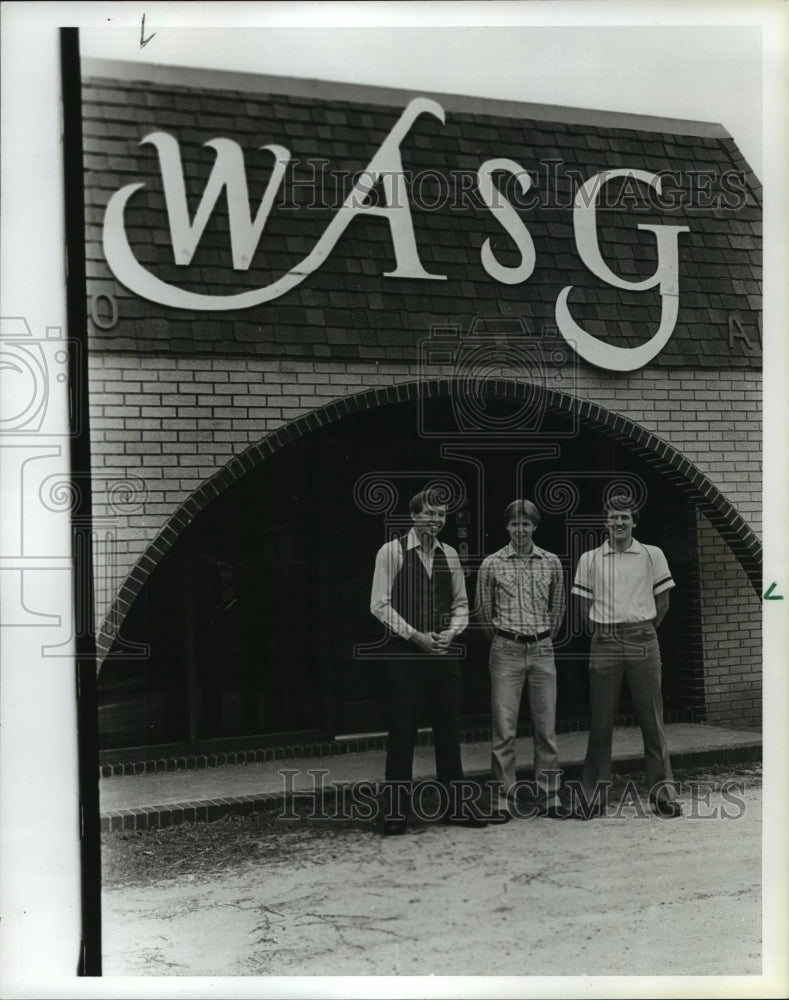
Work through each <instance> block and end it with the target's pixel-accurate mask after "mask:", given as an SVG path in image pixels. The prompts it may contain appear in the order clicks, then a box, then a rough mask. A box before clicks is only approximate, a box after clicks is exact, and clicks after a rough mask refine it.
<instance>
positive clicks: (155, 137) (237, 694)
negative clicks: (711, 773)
mask: <svg viewBox="0 0 789 1000" xmlns="http://www.w3.org/2000/svg"><path fill="white" fill-rule="evenodd" d="M143 77H144V79H143ZM83 100H84V107H83V129H84V136H83V142H84V152H85V200H86V226H87V251H86V252H87V269H88V271H87V273H88V289H87V294H88V306H89V317H90V322H89V349H90V356H89V365H90V377H91V385H90V398H91V412H90V424H91V447H92V454H93V507H94V529H95V532H94V533H95V573H96V594H95V603H96V619H97V626H99V627H100V634H99V652H100V660H101V668H100V674H99V694H100V725H101V731H102V744H103V746H104V747H105V749H107V750H108V751H111V750H114V751H117V752H118V753H120V752H121V751H123V752H124V753H125V752H128V750H129V749H134V750H135V752H138V753H139V752H143V753H145V754H149V753H154V751H155V748H159V747H162V746H164V745H168V746H179V747H195V746H197V745H200V746H206V745H212V746H217V747H219V746H241V745H255V744H256V743H258V742H265V741H271V740H278V741H284V742H289V741H290V742H293V741H299V742H303V741H304V740H307V739H322V740H323V739H328V738H332V737H334V736H336V735H338V734H348V733H359V732H370V731H376V730H377V729H379V728H382V727H381V718H380V707H379V701H378V696H379V694H380V686H381V682H382V671H381V670H380V665H379V663H378V662H377V660H376V656H375V647H376V643H377V642H378V641H379V640H380V637H381V636H380V631H379V630H380V626H378V625H377V623H376V622H375V621H374V620H373V619H372V618H371V616H370V614H369V610H368V602H369V586H370V580H371V574H372V562H373V556H374V552H375V550H376V548H377V547H378V545H380V544H381V542H382V541H384V540H386V538H387V537H391V534H392V532H394V531H397V530H398V529H400V528H402V527H403V526H404V525H405V524H406V523H407V518H406V519H405V520H404V515H405V514H406V513H407V501H408V497H409V496H410V495H411V494H412V493H413V492H415V491H416V490H417V489H419V488H421V486H422V485H423V484H424V483H426V482H428V481H430V482H436V483H439V484H441V485H443V486H444V487H445V488H446V489H447V495H448V497H449V500H450V503H449V507H450V517H449V520H448V524H447V528H446V537H447V539H448V540H449V541H450V542H451V543H453V544H455V545H456V546H458V547H459V549H460V551H461V555H462V557H463V559H464V561H465V564H466V568H467V575H468V585H469V592H470V594H471V595H472V598H473V592H474V577H475V570H476V567H477V566H478V565H479V561H480V560H481V558H482V557H483V556H484V555H485V554H487V553H488V552H490V551H492V550H493V549H494V548H498V547H500V545H502V544H503V543H504V540H505V539H504V538H503V537H502V536H503V529H502V526H501V524H500V514H501V511H503V509H504V506H505V505H506V503H507V502H509V500H511V499H513V497H515V496H516V495H518V494H521V495H526V496H531V497H533V498H534V499H535V500H536V502H537V503H538V506H540V507H541V509H542V511H543V523H542V525H541V528H540V537H539V539H538V541H539V543H540V544H542V545H543V546H544V547H546V548H549V549H551V550H552V551H554V552H556V553H557V554H559V555H560V557H561V559H562V562H563V565H564V567H565V572H566V574H567V582H568V585H569V582H570V579H571V575H572V572H573V570H574V565H575V562H576V561H577V558H578V555H579V554H580V552H581V551H582V550H583V549H585V548H587V547H589V546H590V545H591V544H599V541H600V538H601V517H600V510H601V504H602V500H603V497H604V495H605V491H606V490H608V489H611V488H612V485H613V486H616V488H624V489H627V490H631V491H633V493H634V496H635V498H636V500H637V501H638V502H639V503H642V504H643V511H642V518H641V525H640V527H639V537H641V538H642V539H643V540H644V541H648V542H652V543H654V544H658V545H660V546H661V547H662V548H663V549H664V551H665V552H666V554H667V556H668V559H669V564H670V565H671V567H672V570H673V572H674V576H675V579H676V581H677V585H678V586H677V590H676V591H675V592H674V595H673V600H672V608H671V611H670V612H669V615H668V617H667V619H666V622H665V623H664V625H663V626H662V629H661V641H662V647H663V654H664V695H665V699H666V712H667V714H668V716H669V717H670V718H671V717H674V718H678V719H687V720H692V721H698V722H703V721H709V722H720V723H728V724H733V725H740V726H742V725H747V726H751V725H758V723H759V721H760V718H761V638H760V636H761V630H760V620H761V606H760V592H761V564H760V552H761V549H760V542H759V533H760V518H761V481H760V473H761V430H760V415H761V388H760V387H761V320H760V309H761V252H760V247H761V242H760V219H761V186H760V184H759V182H758V180H757V179H756V178H755V177H754V175H753V174H752V172H751V171H750V169H749V167H748V165H747V164H746V163H745V162H744V161H743V159H742V157H741V156H740V154H739V152H738V150H737V148H736V146H735V144H734V142H733V141H732V139H731V138H730V137H729V136H728V135H727V134H726V132H725V131H724V130H723V128H722V127H721V126H718V125H714V124H707V123H699V122H686V121H668V120H664V119H657V118H647V117H636V116H631V115H622V114H613V113H605V112H592V111H584V110H575V109H570V108H555V107H545V106H538V105H529V104H514V103H508V102H495V101H490V100H481V99H473V98H468V97H451V96H446V95H438V96H437V95H422V94H411V93H406V92H400V91H384V90H379V89H375V88H363V87H355V86H354V87H351V86H345V85H338V84H326V83H316V82H310V81H299V80H287V79H272V78H266V77H257V76H240V75H235V74H229V73H217V72H203V71H199V72H198V71H193V70H176V69H168V68H162V67H143V68H141V67H139V66H137V65H135V66H133V67H132V66H131V65H130V66H129V67H126V66H124V65H122V64H116V63H113V64H109V63H100V62H91V61H88V62H87V63H86V66H85V80H84V88H83ZM258 206H260V208H258ZM472 603H473V600H472ZM573 615H574V612H573V609H572V608H571V611H570V614H569V616H568V620H567V624H566V627H565V629H564V631H563V633H562V634H561V635H560V637H559V645H558V656H557V666H558V683H559V706H558V712H559V717H560V728H561V726H565V727H569V726H583V725H584V723H585V721H586V713H587V711H588V707H587V698H588V690H587V687H586V651H587V646H588V640H587V639H585V638H584V637H583V635H581V634H579V630H578V629H577V627H576V625H575V622H574V618H573ZM464 669H465V678H464V680H465V694H464V715H465V718H466V722H467V724H468V726H469V728H472V727H482V728H484V726H485V725H486V715H487V713H488V712H489V701H488V700H487V699H488V692H487V685H488V681H487V669H486V646H485V643H484V641H483V640H482V638H481V636H480V635H479V633H478V632H476V631H475V629H474V628H473V627H472V628H471V629H470V630H469V633H468V636H467V661H466V664H465V668H464ZM624 711H625V712H626V711H627V707H626V705H625V708H624Z"/></svg>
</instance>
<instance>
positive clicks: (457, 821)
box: [441, 813, 488, 830]
mask: <svg viewBox="0 0 789 1000" xmlns="http://www.w3.org/2000/svg"><path fill="white" fill-rule="evenodd" d="M441 822H442V823H443V824H444V826H467V827H470V828H471V829H472V830H481V829H482V827H483V826H487V825H488V821H487V820H485V819H477V817H476V816H450V814H449V813H446V814H445V815H444V817H443V818H442V820H441Z"/></svg>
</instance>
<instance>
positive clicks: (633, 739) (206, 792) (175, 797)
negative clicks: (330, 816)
mask: <svg viewBox="0 0 789 1000" xmlns="http://www.w3.org/2000/svg"><path fill="white" fill-rule="evenodd" d="M666 731H667V735H668V745H669V748H670V750H671V759H672V763H673V765H674V767H693V766H698V765H704V764H713V763H734V762H737V761H743V760H760V759H761V746H762V740H761V734H760V733H757V732H751V731H740V730H734V729H725V728H722V727H720V726H706V725H696V724H691V723H675V724H670V725H667V726H666ZM586 741H587V733H585V732H575V733H565V734H560V735H559V737H558V742H559V753H560V755H561V766H562V768H563V769H564V771H565V774H566V775H567V776H569V777H577V776H578V775H579V773H580V768H581V766H582V764H583V759H584V755H585V753H586ZM516 753H517V760H518V764H519V770H518V776H519V777H524V778H526V777H528V776H529V770H530V766H531V764H532V753H533V745H532V740H531V739H530V738H528V737H524V738H522V739H518V740H517V742H516ZM462 755H463V766H464V769H465V772H466V775H467V776H468V777H474V778H478V779H484V778H485V777H489V775H490V743H489V742H487V741H486V742H482V743H465V744H463V746H462ZM384 757H385V754H384V751H382V750H377V751H369V752H363V753H349V754H343V755H339V756H333V757H297V758H293V759H290V760H278V761H271V762H267V763H248V764H229V765H225V766H222V767H207V768H203V769H201V770H182V771H170V772H166V773H155V774H139V775H129V776H124V777H110V778H102V779H101V781H100V792H99V794H100V811H101V828H102V830H103V831H112V830H140V829H147V828H150V827H155V826H170V825H173V824H176V823H183V822H191V821H197V820H215V819H219V818H221V817H222V816H227V815H230V814H231V813H234V814H244V813H249V812H252V811H254V810H256V809H260V808H265V807H267V806H271V805H273V804H274V803H276V802H278V801H280V800H281V799H282V798H283V797H287V796H290V795H292V794H293V793H294V792H314V791H316V789H320V788H321V787H327V788H330V787H331V785H332V784H334V783H338V782H343V783H346V782H347V783H351V784H353V783H355V782H360V781H380V780H381V779H382V778H383V774H384ZM614 766H615V769H616V770H617V771H620V772H621V771H626V770H639V769H641V768H642V767H643V744H642V742H641V733H640V730H638V729H637V728H621V729H616V730H615V731H614ZM434 776H435V761H434V757H433V748H432V747H429V746H428V747H418V748H417V750H416V753H415V756H414V778H415V779H417V780H419V779H425V778H431V777H434Z"/></svg>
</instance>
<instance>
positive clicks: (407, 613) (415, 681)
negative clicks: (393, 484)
mask: <svg viewBox="0 0 789 1000" xmlns="http://www.w3.org/2000/svg"><path fill="white" fill-rule="evenodd" d="M409 510H410V514H411V519H412V521H413V527H412V528H411V530H410V531H409V532H408V534H407V535H406V536H404V537H403V538H399V539H394V540H393V541H391V542H388V543H387V544H386V545H383V546H382V547H381V548H380V549H379V551H378V554H377V556H376V561H375V575H374V578H373V588H372V598H371V604H370V609H371V611H372V613H373V614H374V615H375V616H376V617H377V618H378V619H379V620H380V621H382V622H383V623H384V624H385V625H386V626H387V629H388V630H389V633H390V638H389V649H388V653H389V664H388V691H389V703H388V711H389V742H388V752H387V758H386V781H385V786H384V788H385V792H386V793H387V800H388V804H387V815H386V818H385V822H384V834H385V835H387V836H390V835H394V834H401V833H404V832H405V829H406V825H407V817H408V814H409V811H410V806H411V794H412V789H413V755H414V747H415V743H416V732H417V725H418V710H419V705H420V700H421V698H422V697H423V696H426V698H427V700H428V704H429V707H430V713H431V723H432V726H433V734H434V742H435V754H436V772H437V776H438V780H439V783H440V784H441V785H443V787H444V789H445V790H446V797H447V802H448V804H449V808H448V810H447V812H446V814H445V817H444V819H445V821H446V822H460V823H463V824H464V825H468V826H484V825H486V824H485V822H484V821H483V820H482V819H481V818H479V817H474V816H473V815H470V814H466V815H463V806H464V801H465V800H464V797H463V795H462V794H458V793H459V789H460V786H461V785H462V782H463V768H462V764H461V759H460V741H459V722H460V691H461V669H460V661H459V659H458V658H456V657H453V656H452V649H451V643H452V641H453V639H454V638H455V637H456V636H457V635H459V634H460V633H461V632H462V631H463V630H464V629H465V628H466V626H467V624H468V600H467V597H466V589H465V581H464V576H463V570H462V568H461V566H460V561H459V559H458V556H457V553H456V552H455V550H454V549H453V548H452V547H451V546H449V545H446V544H444V543H441V542H439V541H438V538H437V536H438V534H439V532H440V531H441V529H442V528H443V527H444V524H445V521H446V507H445V505H444V504H443V503H440V502H438V500H437V498H436V496H435V495H434V494H431V493H430V492H429V491H423V492H421V493H418V494H417V495H416V496H415V497H413V498H412V500H411V502H410V505H409ZM504 520H505V527H506V530H507V532H508V534H509V537H510V540H509V542H508V544H507V545H505V546H504V547H503V548H501V549H499V550H498V551H497V552H494V553H493V554H492V555H490V556H488V557H487V558H486V559H485V560H484V561H483V563H482V566H481V568H480V572H479V578H478V584H477V603H478V606H479V614H480V619H481V622H482V625H483V628H484V629H485V631H486V633H487V634H488V636H489V637H490V638H491V639H492V643H491V651H490V675H491V704H492V741H491V770H492V775H493V780H494V788H495V792H494V800H493V803H492V806H493V813H492V817H491V818H492V821H493V822H494V823H503V822H507V821H508V820H509V819H510V818H511V815H512V807H513V804H514V803H513V799H512V796H513V793H514V790H515V788H516V772H515V736H516V731H517V723H518V712H519V708H520V700H521V694H522V691H523V686H524V684H527V685H528V696H529V707H530V713H531V721H532V730H533V737H534V772H535V782H536V787H537V789H538V794H539V798H540V814H541V815H543V816H547V817H550V818H555V819H564V818H566V817H567V816H568V815H569V813H568V811H567V810H566V809H565V808H564V806H563V805H562V803H561V801H560V798H559V789H560V775H561V771H560V768H559V752H558V747H557V741H556V667H555V661H554V653H553V640H554V639H555V637H556V635H557V633H558V631H559V627H560V625H561V622H562V619H563V617H564V612H565V594H564V583H563V574H562V568H561V563H560V561H559V559H558V557H557V556H555V555H553V554H552V553H550V552H547V551H546V550H544V549H541V548H539V547H538V546H537V545H535V544H534V540H533V536H534V533H535V531H536V529H537V527H538V525H539V523H540V514H539V511H538V510H537V508H536V507H535V505H534V504H533V503H531V502H530V501H528V500H515V501H513V502H512V503H511V504H509V506H508V507H507V509H506V511H505V515H504ZM637 522H638V513H637V511H635V510H634V509H633V507H632V504H631V503H630V501H628V500H623V499H622V498H618V497H614V498H613V499H612V500H611V501H610V502H609V503H608V506H607V509H606V527H607V529H608V533H609V538H608V539H607V540H606V541H605V542H604V543H603V545H601V546H600V547H599V548H596V549H592V550H590V551H588V552H585V553H583V554H582V556H581V558H580V560H579V563H578V567H577V570H576V576H575V582H574V585H573V588H572V593H573V594H574V595H576V597H578V599H579V601H580V603H581V607H582V612H583V614H584V616H585V617H586V618H588V621H589V623H590V624H591V627H592V642H591V651H590V660H589V677H590V709H591V724H590V732H589V741H588V746H587V752H586V759H585V763H584V771H583V790H584V796H585V798H586V803H585V804H584V805H583V807H581V808H579V809H576V811H575V815H579V816H581V817H582V818H588V817H589V816H590V815H594V814H599V813H600V812H602V811H603V806H604V802H603V801H601V796H602V795H606V794H607V789H608V786H609V785H610V781H611V749H612V739H613V728H614V718H615V715H616V710H617V705H618V700H619V692H620V688H621V684H622V678H623V676H627V678H628V685H629V688H630V692H631V696H632V700H633V707H634V709H635V713H636V717H637V719H638V723H639V726H640V727H641V731H642V734H643V738H644V754H645V758H646V774H647V780H648V782H649V788H650V804H651V806H652V808H653V810H654V811H655V812H657V813H658V814H659V815H662V816H679V815H681V813H682V809H681V805H680V804H679V803H678V802H677V801H676V800H675V799H674V798H673V796H672V794H671V782H672V780H673V779H672V773H671V762H670V760H669V754H668V748H667V745H666V736H665V731H664V728H663V710H662V704H663V702H662V692H661V661H660V649H659V646H658V641H657V635H656V632H655V629H656V627H657V626H658V625H659V624H660V622H661V621H662V619H663V617H664V616H665V614H666V611H667V610H668V605H669V593H668V592H669V590H670V589H671V588H673V587H674V585H675V584H674V581H673V579H672V578H671V573H670V571H669V568H668V565H667V563H666V558H665V556H664V554H663V552H662V551H661V550H660V549H659V548H657V547H656V546H652V545H645V544H642V543H640V542H638V541H636V540H635V539H634V538H633V527H634V525H635V524H636V523H637ZM589 803H591V809H590V808H589Z"/></svg>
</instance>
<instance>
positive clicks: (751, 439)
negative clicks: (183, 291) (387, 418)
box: [90, 354, 761, 624]
mask: <svg viewBox="0 0 789 1000" xmlns="http://www.w3.org/2000/svg"><path fill="white" fill-rule="evenodd" d="M90 373H91V387H90V398H91V438H92V452H93V475H94V515H95V519H96V523H97V525H99V526H101V525H106V528H107V530H106V531H105V532H104V533H103V537H100V538H99V539H98V540H97V547H96V599H97V610H96V618H97V624H100V623H101V621H102V620H103V618H104V615H105V614H106V612H107V610H108V608H109V605H110V603H111V601H112V598H113V597H114V595H115V593H116V592H117V590H118V587H119V586H120V585H121V583H122V582H123V580H124V579H125V578H126V576H127V575H128V573H129V572H130V571H131V569H132V567H133V566H134V564H135V562H136V561H137V559H138V558H139V557H140V556H141V555H142V554H143V552H144V551H145V549H146V547H147V545H148V544H149V543H150V542H151V541H152V540H153V538H154V537H155V536H156V534H157V533H158V532H159V530H160V529H161V528H162V527H163V526H164V525H165V524H166V522H167V520H168V518H169V517H170V516H171V515H172V514H173V513H174V512H175V511H176V510H177V508H178V507H179V505H180V504H181V503H183V502H184V501H185V500H186V499H187V498H188V496H189V495H190V494H191V493H193V492H194V491H195V490H196V489H198V487H200V486H201V485H202V484H203V482H204V481H205V480H206V479H208V478H209V477H210V476H211V475H213V474H214V473H215V472H217V471H218V470H219V469H220V468H221V467H222V466H223V465H225V464H226V463H227V462H228V461H229V460H230V459H231V458H232V457H233V456H235V455H238V454H239V453H240V452H242V451H243V450H244V449H245V448H247V447H248V446H249V445H251V444H254V443H255V442H258V441H259V440H260V439H261V438H263V437H264V436H265V435H266V434H267V433H269V432H271V431H273V430H275V429H276V428H278V427H281V426H282V425H283V424H285V423H287V422H288V421H290V420H292V419H294V418H295V417H298V416H301V415H302V414H304V413H307V412H309V411H310V410H313V409H315V408H317V407H320V406H322V405H324V404H326V403H330V402H332V401H333V400H335V399H337V398H339V397H342V396H346V395H349V394H353V393H358V392H361V391H364V390H366V389H370V388H372V387H375V386H391V385H393V384H396V383H399V382H405V381H412V380H415V379H416V378H417V377H419V375H420V374H422V375H424V372H423V371H422V372H421V373H420V371H419V370H418V368H417V366H415V365H408V364H399V365H395V364H375V363H369V364H361V363H353V362H322V361H314V362H312V361H284V360H283V361H276V360H270V361H269V360H263V359H257V358H248V359H221V360H220V359H217V358H210V359H209V358H173V357H140V356H139V355H123V354H94V355H92V356H91V359H90ZM430 374H431V376H434V377H435V376H441V375H447V376H449V375H452V374H453V373H452V369H451V368H450V367H448V366H447V367H446V368H444V369H443V370H441V369H437V370H431V372H430ZM571 377H572V378H573V383H574V386H575V394H576V395H577V396H579V397H580V398H583V399H590V400H593V401H594V402H596V403H597V404H599V405H600V406H602V407H605V408H606V409H609V410H612V411H614V412H617V413H622V414H623V415H625V416H627V417H629V418H630V419H631V420H633V421H635V422H636V423H638V424H640V425H641V426H643V427H644V428H646V429H647V430H648V431H651V432H653V433H655V434H657V435H658V436H659V437H661V438H662V439H663V440H665V441H666V442H667V443H669V444H670V445H672V446H673V447H675V448H677V449H678V450H679V451H680V452H682V453H683V454H684V455H686V456H687V458H688V459H689V460H690V461H691V462H693V463H694V464H695V465H696V466H697V467H698V468H699V469H700V470H701V471H702V472H703V473H704V474H705V475H706V476H708V477H709V479H710V480H711V481H712V482H713V483H714V484H715V485H716V486H717V487H718V488H719V489H720V490H721V492H722V493H723V494H724V496H725V497H726V498H727V499H728V500H729V502H730V503H731V504H732V505H733V506H734V507H735V508H736V509H737V510H738V511H739V513H740V514H741V515H742V517H743V518H744V519H745V521H746V522H747V523H748V524H749V525H750V526H751V527H752V528H753V529H754V531H756V532H757V533H758V531H759V529H760V521H761V515H760V509H761V448H760V435H761V431H760V414H761V406H760V400H761V392H760V383H761V373H759V372H757V371H754V370H743V369H741V370H730V371H725V372H710V371H704V372H699V371H695V372H694V371H687V370H684V369H680V370H672V371H670V372H666V371H663V372H659V373H656V372H655V371H650V370H642V371H639V372H634V373H632V374H628V375H626V376H624V375H619V376H604V375H602V374H600V375H597V374H595V373H593V372H592V371H591V370H583V371H581V372H580V373H578V374H577V375H576V376H571ZM667 378H668V385H667ZM566 385H567V387H568V388H569V383H568V382H566ZM124 482H126V483H128V486H126V487H124V486H123V483H124ZM99 534H100V535H101V532H100V533H99ZM108 537H109V538H110V539H111V541H110V542H107V538H108ZM110 547H112V548H113V549H114V551H110Z"/></svg>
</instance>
